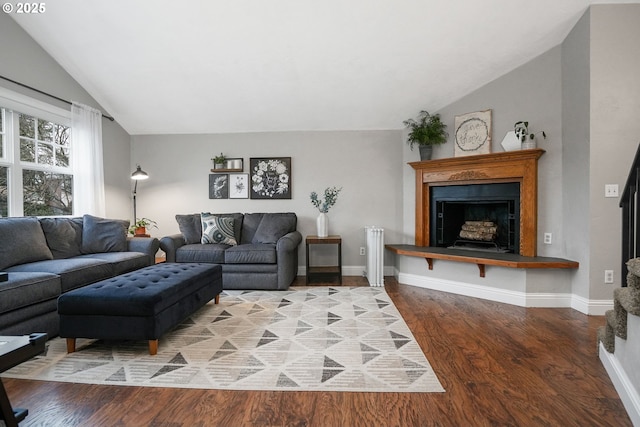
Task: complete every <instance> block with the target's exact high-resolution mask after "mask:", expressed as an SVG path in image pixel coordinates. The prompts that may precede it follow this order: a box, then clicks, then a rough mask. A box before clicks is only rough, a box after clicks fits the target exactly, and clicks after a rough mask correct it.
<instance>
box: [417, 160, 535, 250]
mask: <svg viewBox="0 0 640 427" xmlns="http://www.w3.org/2000/svg"><path fill="white" fill-rule="evenodd" d="M544 153H545V150H543V149H533V150H519V151H508V152H503V153H492V154H481V155H476V156H464V157H453V158H447V159H436V160H427V161H422V162H411V163H409V165H411V167H412V168H413V169H415V171H416V212H415V213H416V234H415V245H416V246H429V242H430V236H429V233H430V224H429V212H430V206H429V194H430V193H429V191H430V188H431V187H433V186H443V185H464V184H489V183H498V182H517V183H520V254H519V255H522V256H525V257H535V256H536V254H537V247H536V246H537V232H538V221H537V216H538V159H539V158H540V156H542V155H543V154H544Z"/></svg>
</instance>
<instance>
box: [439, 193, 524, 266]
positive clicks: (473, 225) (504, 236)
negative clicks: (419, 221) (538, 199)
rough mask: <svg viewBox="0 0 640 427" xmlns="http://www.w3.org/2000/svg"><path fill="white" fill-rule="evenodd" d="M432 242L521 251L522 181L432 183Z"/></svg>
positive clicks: (497, 250) (445, 244)
mask: <svg viewBox="0 0 640 427" xmlns="http://www.w3.org/2000/svg"><path fill="white" fill-rule="evenodd" d="M429 197H430V209H431V212H430V213H429V214H430V217H429V220H430V221H429V224H430V233H429V235H430V242H429V245H430V246H437V247H445V248H459V249H470V250H482V251H491V252H507V253H516V254H518V253H519V248H520V184H519V183H517V182H508V183H490V184H468V185H446V186H432V187H431V189H430V194H429Z"/></svg>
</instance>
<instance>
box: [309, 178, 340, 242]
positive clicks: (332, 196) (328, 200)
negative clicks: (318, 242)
mask: <svg viewBox="0 0 640 427" xmlns="http://www.w3.org/2000/svg"><path fill="white" fill-rule="evenodd" d="M341 190H342V187H340V188H337V187H329V188H327V189H325V190H324V200H321V199H319V198H318V193H316V192H315V191H312V192H311V195H310V197H311V204H312V205H313V206H315V207H316V208H318V210H319V211H320V214H319V215H318V218H317V219H316V228H317V235H318V237H327V236H328V235H329V217H328V216H327V212H329V209H330V208H331V207H332V206H333V205H335V204H336V202H337V201H338V194H339V193H340V191H341Z"/></svg>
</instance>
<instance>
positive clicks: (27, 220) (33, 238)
mask: <svg viewBox="0 0 640 427" xmlns="http://www.w3.org/2000/svg"><path fill="white" fill-rule="evenodd" d="M0 242H2V244H0V270H4V269H6V268H7V267H11V266H13V265H18V264H24V263H27V262H33V261H41V260H47V259H53V255H52V254H51V251H50V250H49V247H48V246H47V239H46V238H45V236H44V232H43V231H42V227H41V226H40V222H39V221H38V219H37V218H35V217H20V218H0ZM8 242H10V243H8Z"/></svg>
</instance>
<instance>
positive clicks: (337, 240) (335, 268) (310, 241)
mask: <svg viewBox="0 0 640 427" xmlns="http://www.w3.org/2000/svg"><path fill="white" fill-rule="evenodd" d="M305 244H306V247H307V283H309V282H310V281H311V279H312V278H313V277H323V278H325V277H337V278H338V281H339V282H340V284H341V285H342V237H340V236H327V237H318V236H307V237H306V239H305ZM311 245H337V247H338V259H337V265H330V266H315V267H314V266H312V265H310V264H311V262H310V259H309V247H310V246H311Z"/></svg>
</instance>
